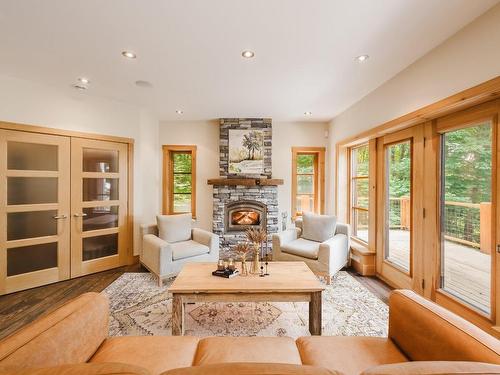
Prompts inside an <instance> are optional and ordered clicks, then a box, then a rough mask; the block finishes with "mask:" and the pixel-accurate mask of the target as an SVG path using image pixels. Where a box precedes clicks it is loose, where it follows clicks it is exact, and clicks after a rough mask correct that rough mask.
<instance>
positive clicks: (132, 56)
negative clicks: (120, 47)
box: [122, 51, 137, 59]
mask: <svg viewBox="0 0 500 375" xmlns="http://www.w3.org/2000/svg"><path fill="white" fill-rule="evenodd" d="M122 56H123V57H126V58H127V59H135V58H136V57H137V55H136V54H135V53H134V52H132V51H123V52H122Z"/></svg>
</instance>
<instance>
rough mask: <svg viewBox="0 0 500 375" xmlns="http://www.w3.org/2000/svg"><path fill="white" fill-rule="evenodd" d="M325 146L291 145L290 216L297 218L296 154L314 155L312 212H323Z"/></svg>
mask: <svg viewBox="0 0 500 375" xmlns="http://www.w3.org/2000/svg"><path fill="white" fill-rule="evenodd" d="M325 152H326V148H325V147H292V218H293V219H295V218H297V216H300V215H297V176H298V174H297V156H298V155H315V156H316V157H315V162H314V169H315V173H314V177H315V178H314V212H315V213H319V214H323V213H324V212H325Z"/></svg>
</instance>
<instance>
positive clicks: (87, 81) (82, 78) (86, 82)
mask: <svg viewBox="0 0 500 375" xmlns="http://www.w3.org/2000/svg"><path fill="white" fill-rule="evenodd" d="M78 82H80V83H81V84H83V85H88V84H89V83H90V80H89V79H88V78H85V77H79V78H78Z"/></svg>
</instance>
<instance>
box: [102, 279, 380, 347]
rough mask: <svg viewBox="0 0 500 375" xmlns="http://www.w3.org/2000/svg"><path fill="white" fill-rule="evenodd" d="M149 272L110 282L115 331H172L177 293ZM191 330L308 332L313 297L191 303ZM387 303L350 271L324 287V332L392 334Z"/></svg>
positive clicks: (195, 332)
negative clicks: (289, 299)
mask: <svg viewBox="0 0 500 375" xmlns="http://www.w3.org/2000/svg"><path fill="white" fill-rule="evenodd" d="M171 283H172V280H170V281H168V282H166V283H165V284H164V286H163V287H162V288H160V287H158V286H157V284H156V281H155V280H154V278H153V277H152V276H151V275H150V274H149V273H125V274H123V275H122V276H120V277H119V278H118V279H117V280H116V281H115V282H114V283H112V284H111V285H110V286H108V287H107V288H106V289H105V290H104V293H106V294H107V295H108V296H109V298H110V301H111V319H110V335H111V336H126V335H167V336H169V335H171V320H172V296H171V295H170V294H169V293H168V292H167V289H168V287H169V285H170V284H171ZM186 310H187V311H186V315H185V333H186V335H192V336H290V337H293V338H297V337H300V336H309V330H308V303H304V302H295V303H292V302H290V303H288V302H287V303H274V302H273V303H267V302H262V303H261V302H257V303H256V302H252V303H219V302H210V303H196V304H188V305H186ZM387 318H388V307H387V305H386V304H385V303H383V302H382V301H381V300H380V299H378V298H377V297H376V296H375V295H373V294H372V293H371V292H370V291H369V290H368V289H366V288H365V287H364V286H363V285H361V284H360V283H359V282H358V281H357V280H355V279H354V278H353V277H352V276H350V275H349V274H348V273H347V272H344V271H340V272H339V273H338V274H337V275H336V276H335V278H334V279H333V281H332V285H330V286H327V288H326V289H325V291H324V292H323V335H326V336H387Z"/></svg>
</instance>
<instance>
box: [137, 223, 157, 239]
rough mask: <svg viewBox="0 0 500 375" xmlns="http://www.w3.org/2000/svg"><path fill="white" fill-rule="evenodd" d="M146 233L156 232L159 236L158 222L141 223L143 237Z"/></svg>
mask: <svg viewBox="0 0 500 375" xmlns="http://www.w3.org/2000/svg"><path fill="white" fill-rule="evenodd" d="M146 234H154V235H155V236H158V226H157V225H156V224H142V225H141V237H144V236H145V235H146Z"/></svg>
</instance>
